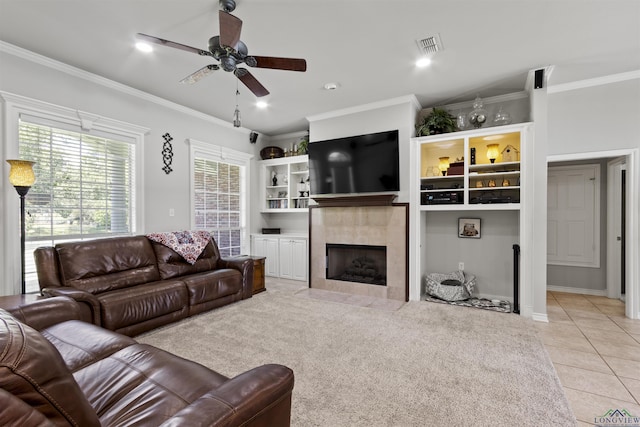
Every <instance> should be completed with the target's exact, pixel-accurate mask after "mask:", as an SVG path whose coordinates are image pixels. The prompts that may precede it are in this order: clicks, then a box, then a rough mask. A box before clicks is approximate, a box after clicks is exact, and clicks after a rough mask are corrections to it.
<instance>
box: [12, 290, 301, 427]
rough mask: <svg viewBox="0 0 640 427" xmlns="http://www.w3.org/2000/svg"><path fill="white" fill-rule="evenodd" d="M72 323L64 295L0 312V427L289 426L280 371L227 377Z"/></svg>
mask: <svg viewBox="0 0 640 427" xmlns="http://www.w3.org/2000/svg"><path fill="white" fill-rule="evenodd" d="M79 318H80V309H79V306H78V304H77V303H75V302H74V301H73V300H71V299H69V298H65V297H55V298H46V299H42V300H39V301H36V302H33V303H30V304H27V305H23V306H21V307H18V308H16V309H12V310H11V313H9V312H7V311H5V310H1V309H0V425H2V426H20V427H31V426H82V427H90V426H125V425H136V426H154V427H156V426H256V427H257V426H271V427H278V426H289V425H290V417H291V392H292V390H293V382H294V378H293V372H292V371H291V370H290V369H289V368H287V367H285V366H282V365H263V366H260V367H257V368H254V369H251V370H249V371H247V372H244V373H242V374H240V375H238V376H236V377H234V378H227V377H225V376H224V375H221V374H219V373H217V372H215V371H213V370H211V369H208V368H206V367H204V366H202V365H200V364H197V363H195V362H192V361H189V360H185V359H183V358H180V357H178V356H175V355H173V354H170V353H167V352H165V351H163V350H160V349H158V348H155V347H152V346H149V345H144V344H138V343H137V342H136V341H134V340H133V339H132V338H129V337H127V336H125V335H121V334H118V333H115V332H112V331H109V330H106V329H103V328H100V327H98V326H95V325H92V324H89V323H86V322H84V321H80V320H76V319H79Z"/></svg>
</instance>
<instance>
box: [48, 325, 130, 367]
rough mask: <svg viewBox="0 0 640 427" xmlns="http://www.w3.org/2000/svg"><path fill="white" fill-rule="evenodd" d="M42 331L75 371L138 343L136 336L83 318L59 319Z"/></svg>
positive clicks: (68, 365)
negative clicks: (59, 320)
mask: <svg viewBox="0 0 640 427" xmlns="http://www.w3.org/2000/svg"><path fill="white" fill-rule="evenodd" d="M40 333H41V334H42V335H43V336H44V337H45V338H46V339H47V340H48V341H49V342H50V343H51V344H53V346H54V347H55V348H56V349H57V350H58V352H59V353H60V354H61V355H63V359H64V362H65V364H66V365H67V368H69V370H70V371H71V372H72V373H73V372H75V371H77V370H79V369H82V368H84V367H85V366H87V365H90V364H92V363H94V362H95V361H96V360H100V359H104V358H105V357H107V356H110V355H112V354H113V353H115V352H116V351H119V350H122V349H123V348H125V347H128V346H130V345H133V344H136V341H134V340H133V338H129V337H127V336H125V335H122V334H117V333H115V332H112V331H109V330H107V329H104V328H99V327H96V326H95V325H93V324H91V323H86V322H82V321H80V320H69V321H66V322H62V323H58V324H55V325H52V326H49V327H48V328H46V329H43V330H42V331H40Z"/></svg>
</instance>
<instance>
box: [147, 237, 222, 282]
mask: <svg viewBox="0 0 640 427" xmlns="http://www.w3.org/2000/svg"><path fill="white" fill-rule="evenodd" d="M151 245H152V247H153V250H154V251H155V254H156V258H157V261H158V271H159V272H160V277H161V278H162V279H171V278H174V277H180V276H186V275H187V274H195V273H200V272H203V271H209V270H215V269H216V267H217V265H218V260H219V259H220V252H219V251H218V247H217V245H216V244H215V242H213V240H211V241H209V243H208V244H207V246H205V248H204V250H203V251H202V253H201V254H200V256H199V257H198V259H197V260H196V262H195V263H194V264H189V263H188V262H186V261H185V260H184V258H182V256H180V255H179V254H178V253H177V252H176V251H174V250H173V249H171V248H168V247H166V246H165V245H163V244H160V243H157V242H151Z"/></svg>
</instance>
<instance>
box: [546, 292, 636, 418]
mask: <svg viewBox="0 0 640 427" xmlns="http://www.w3.org/2000/svg"><path fill="white" fill-rule="evenodd" d="M547 314H548V316H549V323H542V322H535V325H536V327H537V328H538V330H539V332H540V337H541V339H542V342H543V343H544V345H545V347H546V348H547V351H548V353H549V355H550V356H551V360H552V361H553V364H554V366H555V368H556V371H557V372H558V377H559V378H560V382H561V383H562V386H563V387H564V390H565V393H566V395H567V398H568V399H569V404H570V405H571V408H572V409H573V413H574V414H575V416H576V418H577V419H578V425H581V426H586V425H592V424H593V423H594V418H595V417H596V416H600V415H603V414H604V413H605V412H607V411H608V410H609V409H623V408H624V409H626V410H627V411H628V412H629V413H631V414H632V415H634V416H640V320H631V319H628V318H626V317H625V316H624V303H622V302H621V301H618V300H614V299H609V298H606V297H602V296H592V295H579V294H570V293H564V292H552V291H549V292H547Z"/></svg>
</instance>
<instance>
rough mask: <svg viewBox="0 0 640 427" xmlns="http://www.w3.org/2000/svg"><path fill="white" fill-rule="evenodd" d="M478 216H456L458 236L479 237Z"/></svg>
mask: <svg viewBox="0 0 640 427" xmlns="http://www.w3.org/2000/svg"><path fill="white" fill-rule="evenodd" d="M480 231H481V230H480V218H458V237H464V238H469V239H479V238H480Z"/></svg>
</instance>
